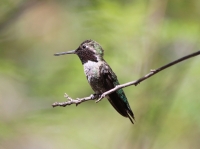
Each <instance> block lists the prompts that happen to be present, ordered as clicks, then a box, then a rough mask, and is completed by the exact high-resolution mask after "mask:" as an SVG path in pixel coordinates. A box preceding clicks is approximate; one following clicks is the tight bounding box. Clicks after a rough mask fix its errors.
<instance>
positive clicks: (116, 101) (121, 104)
mask: <svg viewBox="0 0 200 149" xmlns="http://www.w3.org/2000/svg"><path fill="white" fill-rule="evenodd" d="M118 91H119V92H120V94H121V96H119V92H113V93H111V94H109V95H108V100H109V102H110V103H111V105H112V106H113V107H114V108H115V110H116V111H117V112H118V113H119V114H121V115H122V116H124V117H128V118H129V119H130V121H131V122H132V123H133V124H134V122H133V120H135V117H134V114H133V112H132V110H131V108H130V106H129V103H128V100H127V98H126V96H125V94H124V92H123V90H122V89H120V90H118Z"/></svg>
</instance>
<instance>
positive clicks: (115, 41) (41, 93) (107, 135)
mask: <svg viewBox="0 0 200 149" xmlns="http://www.w3.org/2000/svg"><path fill="white" fill-rule="evenodd" d="M0 11H1V13H0V149H13V148H15V149H18V148H20V149H21V148H27V149H29V148H41V149H43V148H44V149H45V148H48V149H66V148H67V149H76V148H77V149H79V148H80V149H93V148H95V149H125V148H126V149H133V148H137V149H142V148H147V149H161V148H162V149H169V148H170V149H177V148H181V149H188V148H192V149H199V147H200V142H199V138H200V115H199V113H200V92H199V89H200V77H199V76H200V67H199V64H200V60H199V59H200V57H199V56H197V57H195V58H192V59H190V60H187V61H184V62H182V63H179V64H177V65H175V66H173V67H171V68H169V69H167V70H165V71H163V72H160V73H158V74H156V75H155V76H154V77H152V78H150V79H148V80H146V81H144V82H142V83H141V84H139V85H138V86H137V87H134V86H131V87H127V88H125V89H124V91H125V93H126V96H127V98H128V99H129V103H130V106H131V108H132V110H133V112H134V114H135V117H136V123H135V124H134V125H132V124H131V123H130V121H129V119H126V118H123V117H122V116H120V115H119V114H118V113H117V112H116V111H115V110H114V109H113V108H112V106H111V105H110V104H109V102H108V101H107V100H106V99H104V100H102V101H101V102H99V103H98V104H96V103H95V102H93V101H88V102H85V103H83V104H81V105H79V106H78V107H76V106H74V105H71V106H68V107H65V108H61V107H57V108H52V107H51V104H52V103H53V102H55V101H65V100H66V99H65V98H63V95H64V93H65V92H66V93H68V94H69V95H70V96H71V97H73V98H76V97H85V96H89V95H90V94H91V93H93V92H92V89H91V88H90V86H89V84H88V83H87V80H86V78H85V75H84V73H83V68H82V65H81V62H80V60H79V59H78V57H77V56H75V55H74V56H73V55H70V56H69V55H66V56H61V57H55V56H53V54H54V53H57V52H62V51H68V50H73V49H76V48H77V47H78V45H79V44H80V43H81V42H82V41H84V40H86V39H93V40H96V41H97V42H99V43H100V44H101V45H102V47H103V49H104V55H105V60H106V61H107V62H108V64H109V65H110V66H111V67H112V69H113V70H114V72H115V73H116V74H117V76H118V79H119V81H120V83H125V82H128V81H132V80H136V79H138V78H139V77H141V76H143V75H145V74H146V73H148V72H149V71H150V69H153V68H158V67H160V66H162V65H164V64H166V63H168V62H171V61H173V60H175V59H178V58H180V57H182V56H185V55H187V54H190V53H193V52H195V51H197V50H199V49H200V48H199V47H200V40H199V39H200V25H199V24H200V2H199V1H197V0H190V1H186V0H176V1H174V0H165V1H160V0H154V1H153V0H151V1H147V0H134V1H130V0H117V1H114V0H101V1H99V0H80V1H78V0H66V1H63V0H58V1H52V0H49V1H47V0H43V1H39V0H27V1H23V0H18V1H15V0H1V2H0Z"/></svg>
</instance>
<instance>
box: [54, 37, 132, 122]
mask: <svg viewBox="0 0 200 149" xmlns="http://www.w3.org/2000/svg"><path fill="white" fill-rule="evenodd" d="M65 54H76V55H78V57H79V58H80V60H81V63H82V65H83V67H84V72H85V75H86V77H87V80H88V82H89V84H90V86H91V87H92V89H93V90H94V92H95V94H94V95H99V96H100V95H101V94H103V93H104V92H106V91H108V90H110V89H112V88H114V87H115V86H116V85H119V81H118V80H117V76H116V75H115V73H114V72H113V71H112V69H111V68H110V66H109V65H108V64H107V63H106V61H105V60H104V59H103V55H104V50H103V49H102V47H101V46H100V44H98V43H97V42H96V41H94V40H86V41H84V42H83V43H81V45H80V46H79V47H78V48H77V49H76V50H72V51H68V52H61V53H56V54H54V55H55V56H59V55H65ZM106 98H107V99H108V100H109V102H110V103H111V105H112V106H113V107H114V108H115V110H116V111H117V112H119V113H120V114H121V115H122V116H124V117H128V118H129V119H130V121H131V122H132V123H134V122H133V120H134V119H135V118H134V114H133V112H132V110H131V107H130V105H129V103H128V100H127V98H126V95H125V94H124V91H123V90H122V89H119V90H117V91H115V92H113V93H111V94H109V95H107V96H106Z"/></svg>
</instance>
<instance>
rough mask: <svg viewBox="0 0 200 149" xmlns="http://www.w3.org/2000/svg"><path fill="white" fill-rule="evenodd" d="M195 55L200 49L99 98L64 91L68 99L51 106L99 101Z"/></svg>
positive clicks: (198, 53)
mask: <svg viewBox="0 0 200 149" xmlns="http://www.w3.org/2000/svg"><path fill="white" fill-rule="evenodd" d="M197 55H200V51H197V52H195V53H192V54H189V55H187V56H184V57H182V58H180V59H177V60H175V61H173V62H171V63H168V64H166V65H164V66H162V67H160V68H158V69H153V70H150V73H148V74H146V75H145V76H143V77H141V78H140V79H138V80H136V81H131V82H128V83H124V84H121V85H117V86H115V87H114V88H113V89H111V90H109V91H107V92H104V93H103V94H102V95H101V96H100V98H99V96H97V95H94V96H92V95H91V96H89V97H84V98H78V99H72V98H70V97H69V96H68V95H67V94H66V93H65V97H66V98H67V99H68V101H66V102H60V103H59V102H55V103H53V104H52V106H53V107H56V106H62V107H65V106H67V105H71V104H76V105H78V104H80V103H82V102H85V101H88V100H94V99H98V100H96V102H99V101H101V100H102V99H103V98H104V97H106V96H107V95H109V94H111V93H112V92H115V91H116V90H119V89H122V88H124V87H128V86H131V85H135V86H137V85H138V84H139V83H140V82H142V81H144V80H146V79H147V78H149V77H151V76H153V75H155V74H157V73H158V72H160V71H162V70H164V69H166V68H168V67H171V66H173V65H175V64H177V63H180V62H182V61H184V60H187V59H189V58H192V57H194V56H197Z"/></svg>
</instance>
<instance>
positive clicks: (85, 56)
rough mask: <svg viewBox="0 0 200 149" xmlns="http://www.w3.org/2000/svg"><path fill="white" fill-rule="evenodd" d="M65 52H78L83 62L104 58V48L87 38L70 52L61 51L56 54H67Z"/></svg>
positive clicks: (69, 52)
mask: <svg viewBox="0 0 200 149" xmlns="http://www.w3.org/2000/svg"><path fill="white" fill-rule="evenodd" d="M65 54H77V55H78V57H79V58H80V60H81V62H82V64H84V63H86V62H87V61H94V62H98V61H101V60H103V54H104V53H103V49H102V47H101V46H100V44H98V43H97V42H96V41H94V40H85V41H84V42H82V43H81V45H80V46H79V47H78V48H77V49H76V50H72V51H68V52H61V53H56V54H54V55H55V56H59V55H65Z"/></svg>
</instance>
